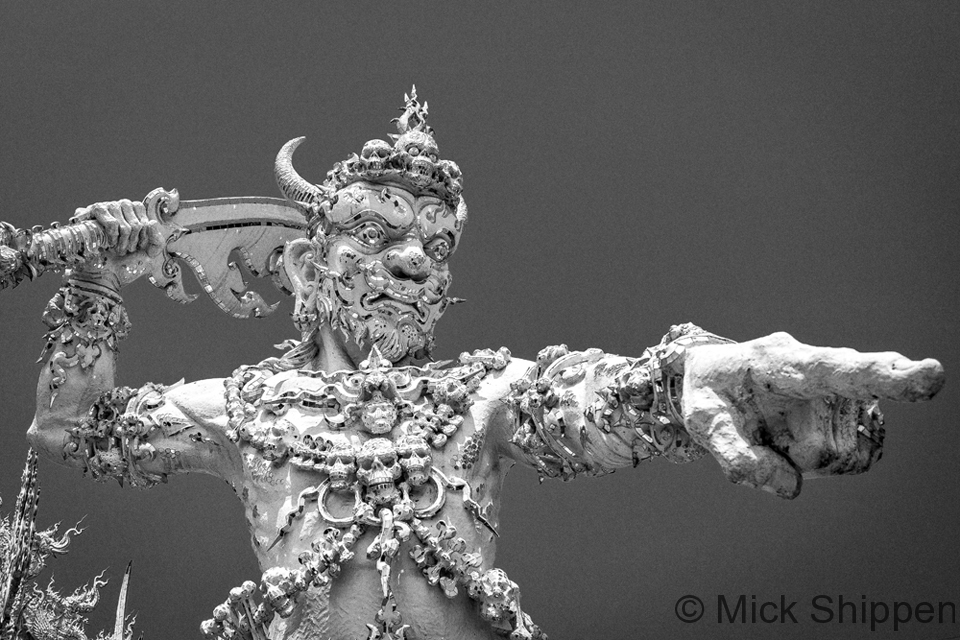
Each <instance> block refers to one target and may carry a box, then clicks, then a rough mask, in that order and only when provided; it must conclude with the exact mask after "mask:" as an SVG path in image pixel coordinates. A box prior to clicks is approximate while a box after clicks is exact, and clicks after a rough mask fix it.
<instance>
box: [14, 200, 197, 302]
mask: <svg viewBox="0 0 960 640" xmlns="http://www.w3.org/2000/svg"><path fill="white" fill-rule="evenodd" d="M143 204H144V206H146V207H148V209H149V208H151V207H152V208H153V211H154V213H155V217H156V219H157V220H161V221H165V218H166V217H167V216H169V215H172V213H174V212H176V210H177V208H178V206H179V196H178V194H177V191H176V190H173V191H165V190H163V189H154V190H153V191H151V192H150V193H149V194H148V195H147V197H146V198H144V201H143ZM113 246H114V243H113V242H111V241H110V238H109V236H107V234H106V233H105V232H104V230H103V228H102V227H101V226H100V224H99V223H97V222H96V221H95V220H81V221H78V222H71V223H69V224H65V225H61V224H60V223H59V222H54V223H53V224H51V225H50V226H49V227H48V228H46V229H45V228H43V227H41V226H39V225H38V226H35V227H32V228H30V229H17V228H16V227H14V226H13V225H11V224H9V223H7V222H0V289H5V288H7V287H15V286H17V285H18V284H20V283H21V282H22V281H23V280H24V279H29V280H33V279H34V278H36V277H37V276H39V275H41V274H42V273H44V272H46V271H50V270H61V269H65V268H68V267H73V266H76V265H78V264H82V263H84V262H88V261H90V260H95V259H97V258H100V257H102V256H103V254H104V253H105V252H106V251H108V250H110V249H112V248H113Z"/></svg>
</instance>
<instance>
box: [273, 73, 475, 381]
mask: <svg viewBox="0 0 960 640" xmlns="http://www.w3.org/2000/svg"><path fill="white" fill-rule="evenodd" d="M404 99H405V101H406V103H405V105H404V108H403V114H402V115H401V116H400V117H399V118H397V119H396V120H395V122H396V123H397V129H398V132H399V133H397V134H394V135H392V138H393V140H394V143H393V144H390V143H389V142H386V141H384V140H370V141H369V142H367V143H366V144H365V145H364V146H363V149H362V151H361V154H360V155H359V156H358V155H357V154H353V155H352V156H351V157H349V158H347V159H346V160H344V161H342V162H338V163H337V164H336V165H335V166H334V168H333V170H332V171H330V172H329V173H328V174H327V179H326V180H325V181H324V183H323V184H321V185H318V184H312V183H310V182H308V181H306V180H304V179H303V178H301V177H300V175H299V174H297V172H296V171H295V170H294V168H293V161H292V158H293V152H294V150H295V149H296V148H297V146H298V145H299V144H300V143H301V142H302V141H303V138H296V139H294V140H291V141H290V142H288V143H287V144H286V145H284V146H283V148H282V149H281V150H280V153H279V154H278V155H277V162H276V167H275V172H276V177H277V183H278V185H279V186H280V190H281V191H282V192H283V194H284V195H285V196H286V198H287V199H288V200H289V201H290V202H291V203H293V204H294V205H295V206H296V207H297V208H299V209H300V211H301V212H302V213H303V215H304V216H305V217H306V219H307V221H308V223H309V224H308V231H309V234H310V236H311V237H310V240H305V241H296V242H294V243H291V244H290V245H288V247H287V250H286V251H285V253H284V265H285V268H286V269H287V273H288V274H290V273H291V270H290V269H291V267H290V265H291V263H292V264H296V265H297V266H296V267H295V268H294V273H295V275H293V276H291V277H290V280H291V283H292V284H293V286H294V289H295V293H296V297H297V299H296V310H295V312H294V315H295V320H296V322H297V325H298V327H299V328H300V330H301V331H302V332H303V333H304V336H305V337H306V336H307V335H309V334H310V332H312V331H315V330H316V329H317V328H318V327H319V326H321V325H322V324H323V323H329V325H330V327H331V328H333V329H339V330H340V331H341V332H342V335H343V337H344V341H345V343H349V342H350V341H353V343H355V344H356V345H357V346H358V347H362V348H364V349H365V350H368V349H369V348H371V347H374V346H376V347H377V348H378V349H379V350H380V353H381V354H382V355H383V357H385V358H386V359H388V360H389V361H390V362H393V363H397V362H399V361H401V360H403V359H405V358H408V357H412V358H414V359H421V358H425V357H426V356H427V355H429V353H430V351H431V349H432V347H433V340H434V339H433V331H434V327H435V326H436V323H437V321H438V320H439V318H440V316H441V315H442V314H443V312H444V311H445V310H446V308H447V306H448V305H449V304H450V303H451V302H452V301H453V299H451V298H449V297H447V290H448V289H449V287H450V283H451V278H450V272H449V269H448V267H447V260H448V259H449V258H450V256H451V255H452V254H453V252H454V251H455V249H456V247H457V242H458V241H459V239H460V234H461V233H462V231H463V225H464V223H465V222H466V219H467V207H466V204H465V203H464V201H463V197H462V196H461V195H460V194H461V191H462V178H461V174H460V169H459V168H458V167H457V165H456V164H455V163H453V162H451V161H449V160H441V159H439V149H438V148H437V144H436V141H435V140H434V137H433V129H432V128H430V127H429V126H428V125H427V123H426V116H427V104H426V103H424V104H422V105H421V104H420V103H419V102H418V100H417V94H416V88H414V90H413V91H412V92H411V94H410V95H409V96H404ZM304 243H308V244H304Z"/></svg>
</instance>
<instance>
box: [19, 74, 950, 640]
mask: <svg viewBox="0 0 960 640" xmlns="http://www.w3.org/2000/svg"><path fill="white" fill-rule="evenodd" d="M426 116H427V105H426V104H420V102H419V101H418V99H417V96H416V92H415V91H414V92H413V93H412V94H411V95H410V96H407V97H406V102H405V105H404V107H403V113H402V115H401V116H400V117H399V118H398V119H397V120H396V125H397V130H398V132H397V134H395V135H394V136H393V140H392V141H391V142H388V141H385V140H371V141H369V142H367V143H366V144H365V145H364V146H363V148H362V150H361V152H360V154H354V155H352V156H350V157H349V158H347V159H346V160H344V161H342V162H340V163H337V164H336V165H335V167H334V168H333V170H332V171H331V172H329V173H328V175H327V178H326V180H325V181H324V182H323V183H322V184H313V183H310V182H309V181H307V180H305V179H303V178H301V177H300V175H299V174H298V173H297V172H296V171H295V169H294V168H293V163H292V156H293V152H294V150H295V149H296V147H297V146H298V145H299V144H300V142H301V141H302V139H295V140H292V141H290V142H289V143H288V144H287V145H285V146H284V147H283V148H282V149H281V151H280V153H279V155H278V157H277V161H276V165H275V173H276V177H277V180H278V184H279V186H280V189H281V191H282V193H283V195H284V196H285V199H284V200H278V199H271V198H234V199H225V200H210V201H192V202H189V201H185V202H180V200H179V197H178V194H177V193H176V192H166V191H163V190H156V191H154V192H153V193H151V194H150V195H149V196H148V197H147V199H146V200H145V201H144V202H143V203H140V202H131V201H128V200H120V201H117V202H108V203H100V204H96V205H92V206H90V207H86V208H83V209H79V210H78V212H77V216H76V217H75V218H74V220H73V221H72V222H71V224H70V225H67V226H64V227H61V228H57V229H50V230H46V231H43V230H39V229H37V230H33V231H21V230H17V229H13V228H12V227H9V225H8V226H6V227H4V228H3V229H2V233H3V237H0V245H3V246H2V247H0V249H2V250H0V275H2V277H3V284H5V285H15V284H17V283H18V282H20V281H21V280H22V279H23V278H27V277H35V276H36V275H38V274H39V273H42V272H43V271H44V270H46V269H50V268H67V269H68V271H67V277H66V279H65V283H64V285H63V287H62V288H61V290H60V292H59V293H58V294H57V296H56V297H55V298H54V299H53V300H52V301H51V303H50V305H49V306H48V308H47V310H46V312H45V314H44V319H45V322H46V323H47V326H48V327H49V329H50V331H49V333H48V334H47V346H46V349H45V353H44V364H43V370H42V374H41V380H40V383H39V385H38V394H37V414H36V420H35V423H34V425H33V426H32V427H31V429H30V432H29V436H30V439H31V441H32V442H33V444H34V446H36V447H38V448H39V449H41V450H42V451H43V452H44V453H45V454H46V455H48V456H49V457H50V458H52V459H56V460H60V461H63V462H65V463H67V464H70V465H74V466H77V467H79V468H82V469H83V470H84V471H85V472H87V473H89V474H90V475H91V476H93V477H94V478H98V479H107V478H116V479H118V480H119V481H120V482H121V483H126V484H131V485H135V486H150V485H152V484H155V483H157V482H163V481H165V480H166V479H167V477H168V476H169V475H172V474H177V473H186V472H191V471H198V472H203V473H209V474H213V475H216V476H219V477H221V478H223V479H225V480H226V481H228V482H229V483H230V484H231V486H233V487H234V489H235V491H236V493H237V495H238V497H239V498H240V500H241V501H242V502H243V504H244V507H245V509H246V515H247V519H248V522H249V526H250V531H251V535H252V539H253V546H254V550H255V552H256V554H257V557H258V559H259V561H260V565H261V567H262V568H263V569H264V573H263V575H262V577H261V579H260V583H259V584H256V583H254V582H252V581H251V582H246V583H244V584H243V585H241V586H238V587H237V588H236V589H234V590H233V591H231V593H230V594H229V595H228V597H227V598H226V600H225V601H224V602H223V603H222V604H220V605H217V606H216V607H215V608H214V610H213V616H212V618H211V619H210V620H207V621H206V622H204V623H203V627H202V628H203V632H204V634H205V635H206V636H207V637H209V638H238V637H239V638H258V639H266V638H303V639H306V638H317V639H319V638H338V639H340V638H343V639H353V638H360V637H366V638H371V639H377V638H384V639H385V638H408V639H414V638H415V639H428V638H463V639H471V638H475V639H479V638H492V637H498V636H505V637H510V638H513V639H520V638H528V639H529V638H543V637H546V636H545V634H544V633H543V632H542V631H541V630H540V628H539V627H538V626H537V625H536V624H534V622H533V621H532V620H531V619H530V617H529V616H528V615H527V614H526V613H525V612H524V610H523V608H522V606H521V600H520V590H519V587H518V586H517V584H515V583H514V582H513V581H511V580H510V578H509V577H508V576H507V575H506V574H505V573H504V572H503V571H502V570H500V569H498V568H496V566H495V565H494V556H495V551H496V542H497V537H498V533H497V525H498V519H499V513H498V505H499V495H500V491H501V487H502V483H503V479H504V477H505V475H506V473H507V471H508V470H509V469H510V467H511V466H512V465H513V464H514V463H518V462H519V463H521V464H525V465H530V466H532V467H533V468H535V469H536V470H537V471H538V473H540V474H541V476H542V477H551V478H553V477H559V478H564V479H570V478H573V477H575V476H579V475H601V474H604V473H609V472H610V471H612V470H613V469H615V468H618V467H627V466H631V465H632V466H636V465H637V464H639V463H640V462H642V461H645V460H651V459H654V458H666V459H668V460H670V461H672V462H675V463H684V462H689V461H692V460H695V459H698V458H700V457H703V456H705V455H707V454H708V453H709V454H710V455H712V456H713V457H714V458H715V459H716V460H717V461H718V462H719V464H720V466H721V468H722V469H723V472H724V473H725V475H726V476H727V477H728V478H729V479H730V480H731V481H733V482H736V483H740V484H744V485H747V486H752V487H756V488H760V489H763V490H766V491H770V492H772V493H774V494H776V495H778V496H780V497H783V498H793V497H795V496H796V495H798V494H799V492H800V490H801V486H802V480H803V478H811V477H819V476H828V475H836V474H850V473H861V472H864V471H866V470H867V469H869V468H870V467H871V465H872V464H873V463H874V462H876V460H878V459H879V457H880V454H881V452H882V444H883V436H884V429H883V419H882V415H881V413H880V410H879V408H878V405H877V402H878V400H899V401H916V400H924V399H928V398H930V397H932V396H933V395H934V394H935V393H936V392H937V391H938V390H939V389H940V387H941V386H942V385H943V371H942V368H941V366H940V365H939V363H938V362H937V361H935V360H929V359H928V360H923V361H910V360H908V359H906V358H904V357H903V356H900V355H899V354H896V353H874V354H863V353H858V352H856V351H853V350H850V349H830V348H819V347H812V346H808V345H803V344H801V343H799V342H797V341H796V340H794V339H793V338H791V337H790V336H788V335H786V334H782V333H781V334H774V335H771V336H767V337H764V338H760V339H757V340H752V341H749V342H744V343H734V342H733V341H731V340H727V339H724V338H721V337H719V336H716V335H713V334H711V333H709V332H707V331H704V330H703V329H700V328H698V327H696V326H694V325H692V324H680V325H676V326H674V327H671V328H670V330H669V331H668V332H667V334H666V335H665V336H664V338H663V340H662V341H661V342H660V344H658V345H656V346H653V347H651V348H649V349H647V350H646V351H645V352H643V353H642V354H641V355H640V356H639V357H621V356H617V355H612V354H606V353H603V352H601V351H599V350H596V349H588V350H586V351H570V350H569V349H567V347H565V346H564V345H559V346H553V347H546V348H544V349H543V350H542V351H541V352H540V353H539V354H538V355H537V358H536V361H526V360H521V359H518V358H514V357H513V356H512V355H511V353H510V352H509V350H507V349H506V348H499V349H496V350H494V349H481V350H476V351H472V352H465V353H463V354H462V355H461V356H460V358H459V359H458V361H456V362H446V363H438V362H431V361H429V360H428V356H429V354H430V351H431V348H432V346H433V331H434V327H435V326H436V323H437V321H438V320H439V318H440V317H441V315H442V314H443V312H444V311H445V310H446V309H447V308H448V307H449V306H450V305H451V304H454V303H456V302H458V300H457V299H456V298H453V297H450V296H449V295H448V291H449V288H450V285H451V276H450V269H449V267H448V263H449V260H450V258H451V256H452V255H453V254H454V252H455V251H456V249H457V247H458V244H459V242H460V240H461V234H462V233H463V231H464V226H465V224H466V221H467V207H466V204H465V202H464V199H463V197H462V195H461V192H462V176H461V174H460V170H459V168H458V167H457V165H456V164H455V163H454V162H452V161H449V160H444V159H441V157H440V152H439V149H438V147H437V144H436V140H435V137H434V132H433V130H432V129H431V128H430V126H429V125H428V124H427V122H426ZM234 249H238V250H239V251H240V253H241V255H242V256H243V257H244V259H245V260H246V261H247V263H248V266H249V267H250V269H251V271H252V272H254V273H255V274H257V275H264V276H266V275H269V276H271V277H272V278H273V279H274V282H275V283H276V284H277V286H278V287H280V288H281V289H282V290H285V291H288V292H290V293H292V295H293V296H294V298H295V310H294V322H295V324H296V327H297V329H298V330H299V332H300V334H301V339H300V340H299V341H295V342H292V343H291V344H288V345H287V351H286V353H284V355H283V356H282V357H277V358H270V359H267V360H265V361H263V362H261V363H259V364H256V365H249V366H242V367H240V368H239V369H237V370H236V371H235V372H233V374H232V375H230V376H228V377H226V378H224V379H222V380H205V381H200V382H193V383H189V384H182V383H180V384H176V385H172V386H165V385H160V384H149V385H146V386H144V387H141V388H139V389H132V388H127V387H115V382H114V364H115V359H116V354H117V349H118V344H119V341H120V340H121V339H122V338H123V337H125V336H126V334H127V333H128V331H129V327H130V325H129V321H128V319H127V315H126V311H125V309H124V307H123V301H122V299H121V297H120V295H119V292H120V289H121V288H122V287H123V286H124V285H126V284H129V283H130V282H133V281H134V280H136V279H137V278H139V277H140V276H142V275H148V276H149V277H150V279H151V280H152V281H153V283H154V284H155V285H157V286H160V287H162V288H164V289H165V290H166V292H167V293H168V295H170V296H171V297H172V298H174V299H178V300H180V301H184V302H185V301H188V300H189V299H190V297H189V296H188V295H187V294H186V293H185V292H184V290H183V288H182V285H181V283H180V270H179V265H178V263H177V260H180V261H183V262H185V263H187V264H188V265H189V266H190V267H191V268H192V269H193V270H194V271H195V272H196V273H197V275H198V277H199V279H200V281H201V283H202V284H203V286H204V289H205V290H206V291H207V293H209V294H210V295H211V296H212V297H213V298H214V300H215V301H216V302H217V303H218V304H219V305H220V307H221V308H222V309H223V310H224V311H226V312H228V313H231V314H233V315H236V316H239V317H246V316H249V315H262V314H265V313H269V312H270V310H271V308H270V307H269V306H268V305H266V304H265V303H264V302H263V301H262V299H260V298H259V297H258V296H256V294H253V293H251V292H248V291H246V290H245V287H244V284H243V282H242V279H241V278H240V276H239V274H238V272H237V270H236V268H235V267H230V266H228V264H229V263H228V256H229V254H230V252H231V251H233V250H234Z"/></svg>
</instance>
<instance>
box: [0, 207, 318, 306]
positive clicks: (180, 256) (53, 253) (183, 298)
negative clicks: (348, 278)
mask: <svg viewBox="0 0 960 640" xmlns="http://www.w3.org/2000/svg"><path fill="white" fill-rule="evenodd" d="M143 204H144V207H145V208H146V209H147V213H148V215H149V216H150V217H151V218H153V219H156V220H157V221H159V222H160V225H161V233H162V234H163V236H164V237H165V238H166V242H165V243H164V247H163V251H162V253H161V255H159V256H157V257H156V258H155V259H153V260H151V261H150V263H149V265H147V270H146V272H145V275H147V276H148V278H149V279H150V282H151V283H153V285H154V286H156V287H158V288H160V289H163V290H164V291H165V292H166V294H167V296H168V297H170V298H171V299H173V300H176V301H177V302H181V303H184V304H185V303H187V302H191V301H193V300H194V299H196V296H195V295H193V294H190V293H187V292H186V290H185V289H184V288H183V276H182V270H181V268H180V264H179V261H180V260H182V261H183V262H185V263H186V264H187V265H188V266H189V267H190V269H191V270H192V271H193V272H194V274H195V275H196V276H197V280H198V281H199V282H200V285H201V286H202V287H203V289H204V291H206V292H207V294H208V295H209V296H210V297H211V298H212V299H213V301H214V302H215V303H216V304H217V306H218V307H220V309H221V310H222V311H224V312H225V313H227V314H229V315H231V316H233V317H236V318H249V317H251V316H253V317H263V316H266V315H268V314H270V313H272V312H273V310H274V309H275V308H276V306H277V305H276V304H273V305H270V304H268V303H267V302H266V301H265V300H264V299H263V297H262V296H260V294H258V293H257V292H255V291H249V290H247V284H246V282H245V281H244V279H243V275H242V273H241V271H240V268H239V267H238V266H237V264H236V263H235V262H233V261H231V259H230V258H231V254H233V252H234V251H236V252H237V253H239V255H240V257H241V258H242V259H243V261H244V263H245V265H246V266H247V269H248V270H249V271H250V273H252V274H253V275H254V276H257V277H265V276H268V275H269V276H270V277H271V279H272V280H273V283H274V284H275V285H276V286H277V288H278V289H280V290H281V291H284V292H289V286H288V285H289V283H286V282H285V281H284V277H283V273H282V270H281V269H280V256H281V255H282V252H283V247H284V245H285V244H286V243H287V242H289V241H291V240H295V239H297V238H302V237H304V235H305V230H304V228H305V226H306V221H305V220H304V218H303V216H302V214H301V213H300V212H299V210H298V209H296V208H295V207H294V206H293V205H292V204H290V203H289V202H287V201H286V200H282V199H280V198H263V197H257V196H253V197H240V198H217V199H211V200H186V201H183V202H181V201H180V196H179V194H178V193H177V190H176V189H174V190H172V191H167V190H165V189H159V188H158V189H154V190H153V191H151V192H150V193H149V194H147V197H146V198H144V200H143ZM112 248H113V246H112V245H111V244H110V241H109V238H108V236H107V234H106V233H104V231H103V229H102V228H101V227H100V225H99V224H98V223H97V222H95V221H93V220H84V221H81V222H72V223H69V224H66V225H62V226H61V225H60V224H59V223H54V224H52V225H50V227H49V228H47V229H44V228H42V227H40V226H36V227H33V228H31V229H17V228H15V227H14V226H13V225H11V224H9V223H6V222H0V289H5V288H7V287H11V288H12V287H15V286H17V285H18V284H20V283H21V282H22V281H23V280H25V279H28V280H33V279H34V278H37V277H38V276H40V275H42V274H43V273H45V272H47V271H62V270H63V269H66V268H69V267H73V266H76V265H80V264H83V263H86V262H91V261H97V260H102V259H104V258H105V257H106V253H107V251H109V250H110V249H112Z"/></svg>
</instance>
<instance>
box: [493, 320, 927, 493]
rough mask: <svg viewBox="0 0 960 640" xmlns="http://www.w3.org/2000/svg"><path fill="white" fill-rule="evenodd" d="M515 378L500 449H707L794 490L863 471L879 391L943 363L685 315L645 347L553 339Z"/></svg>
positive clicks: (869, 458) (912, 397)
mask: <svg viewBox="0 0 960 640" xmlns="http://www.w3.org/2000/svg"><path fill="white" fill-rule="evenodd" d="M514 366H517V365H516V363H515V365H514ZM514 378H515V379H514V381H513V382H512V384H510V389H509V391H506V390H504V399H505V401H506V403H507V404H508V405H509V406H510V407H511V409H510V410H509V411H504V412H502V413H501V415H500V419H499V420H498V421H497V422H498V423H499V424H498V428H499V432H500V434H501V438H500V441H501V442H509V444H507V445H504V449H503V452H504V453H505V455H508V456H509V457H512V458H514V459H516V460H518V461H521V462H525V463H527V464H530V465H532V466H534V467H535V468H536V469H537V470H538V471H539V473H540V474H541V475H542V476H548V477H563V478H569V477H573V476H575V475H578V474H582V473H585V474H589V475H600V474H603V473H607V472H609V471H612V470H613V469H615V468H617V467H622V466H627V465H630V464H633V465H636V464H638V463H639V462H640V461H642V460H647V459H651V458H654V457H665V458H667V459H669V460H671V461H673V462H687V461H690V460H694V459H697V458H699V457H701V456H703V455H705V454H706V453H707V452H709V453H711V454H712V455H713V456H714V457H715V458H716V459H717V460H718V462H719V463H720V466H721V468H722V470H723V471H724V473H725V474H726V476H727V477H728V479H730V480H731V481H733V482H737V483H740V484H745V485H748V486H753V487H756V488H761V489H765V490H767V491H770V492H773V493H776V494H777V495H779V496H781V497H785V498H792V497H795V496H796V495H797V494H798V493H799V492H800V487H801V481H802V478H804V477H807V478H810V477H819V476H826V475H836V474H843V473H860V472H863V471H866V470H867V469H868V468H869V467H870V465H871V464H872V463H873V462H875V461H876V460H877V459H879V457H880V450H881V445H882V439H883V429H882V424H883V422H882V417H881V414H880V411H879V409H878V407H877V402H876V401H877V400H878V399H890V400H901V401H916V400H924V399H928V398H930V397H932V396H933V395H934V394H935V393H936V392H937V391H938V390H939V389H940V387H941V386H942V385H943V369H942V367H941V366H940V364H939V363H938V362H937V361H936V360H924V361H920V362H914V361H910V360H907V359H906V358H904V357H903V356H901V355H899V354H896V353H878V354H861V353H858V352H856V351H854V350H852V349H827V348H818V347H811V346H808V345H803V344H801V343H799V342H797V341H796V340H794V339H793V338H791V337H790V336H788V335H787V334H783V333H780V334H773V335H771V336H768V337H765V338H761V339H758V340H753V341H750V342H745V343H739V344H738V343H734V342H732V341H730V340H726V339H723V338H719V337H718V336H715V335H713V334H709V333H707V332H705V331H703V330H701V329H699V328H698V327H695V326H693V325H689V324H687V325H679V326H675V327H673V328H671V331H670V333H668V334H667V335H666V336H665V337H664V339H663V341H662V342H661V343H660V344H659V345H657V346H656V347H651V348H650V349H647V351H645V352H644V354H643V355H642V356H641V357H640V358H624V357H620V356H613V355H609V354H605V353H602V352H601V351H599V350H596V349H591V350H587V351H584V352H568V350H567V349H566V347H565V346H560V347H550V348H548V349H544V350H543V351H541V353H540V355H539V356H538V360H537V363H536V364H534V365H531V366H529V368H528V369H527V371H526V373H524V374H522V375H520V377H519V378H516V376H515V377H514Z"/></svg>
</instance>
